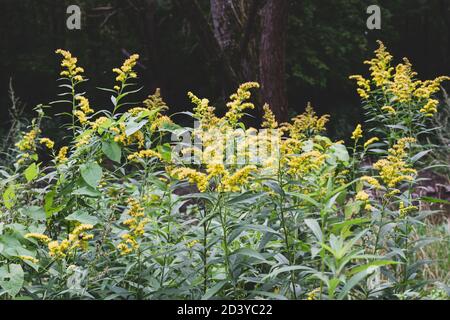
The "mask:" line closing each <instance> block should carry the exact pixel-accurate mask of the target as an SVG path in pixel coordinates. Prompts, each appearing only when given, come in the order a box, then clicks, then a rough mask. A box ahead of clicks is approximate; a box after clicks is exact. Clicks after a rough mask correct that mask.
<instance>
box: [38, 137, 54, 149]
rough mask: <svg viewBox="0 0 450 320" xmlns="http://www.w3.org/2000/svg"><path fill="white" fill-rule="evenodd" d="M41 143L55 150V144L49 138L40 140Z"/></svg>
mask: <svg viewBox="0 0 450 320" xmlns="http://www.w3.org/2000/svg"><path fill="white" fill-rule="evenodd" d="M39 143H40V144H43V145H45V146H46V147H47V148H49V149H53V147H54V146H55V143H54V142H53V141H52V140H50V139H49V138H42V139H40V140H39Z"/></svg>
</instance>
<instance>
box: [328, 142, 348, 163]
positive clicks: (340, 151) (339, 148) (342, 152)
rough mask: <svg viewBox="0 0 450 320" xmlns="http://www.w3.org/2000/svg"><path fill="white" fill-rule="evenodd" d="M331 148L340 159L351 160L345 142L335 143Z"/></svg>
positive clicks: (342, 160)
mask: <svg viewBox="0 0 450 320" xmlns="http://www.w3.org/2000/svg"><path fill="white" fill-rule="evenodd" d="M330 150H331V151H333V153H334V155H335V156H336V158H337V159H338V160H339V161H341V162H348V161H349V160H350V156H349V155H348V151H347V148H346V147H345V146H344V145H343V144H333V145H332V146H331V147H330Z"/></svg>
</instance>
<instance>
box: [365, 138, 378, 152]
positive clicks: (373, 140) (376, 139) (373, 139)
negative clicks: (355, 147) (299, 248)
mask: <svg viewBox="0 0 450 320" xmlns="http://www.w3.org/2000/svg"><path fill="white" fill-rule="evenodd" d="M378 141H380V139H379V138H377V137H373V138H370V139H369V140H367V141H366V143H364V149H366V148H367V147H369V146H370V145H371V144H374V143H375V142H378Z"/></svg>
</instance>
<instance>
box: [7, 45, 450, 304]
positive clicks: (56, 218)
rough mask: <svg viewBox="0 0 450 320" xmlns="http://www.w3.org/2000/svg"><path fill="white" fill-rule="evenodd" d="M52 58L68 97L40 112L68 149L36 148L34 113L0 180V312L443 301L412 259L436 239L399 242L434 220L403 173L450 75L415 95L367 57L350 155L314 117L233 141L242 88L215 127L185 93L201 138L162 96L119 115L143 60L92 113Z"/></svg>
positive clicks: (406, 67) (66, 64) (215, 118)
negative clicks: (57, 114)
mask: <svg viewBox="0 0 450 320" xmlns="http://www.w3.org/2000/svg"><path fill="white" fill-rule="evenodd" d="M57 53H59V54H61V55H62V56H63V60H62V64H61V65H62V68H63V70H62V72H61V76H62V77H63V78H62V79H61V81H63V82H64V83H63V84H62V85H61V86H60V87H61V88H62V90H63V93H62V94H61V96H63V97H69V99H65V100H61V101H55V102H54V103H51V107H52V108H60V109H61V115H68V116H69V118H70V121H69V123H68V125H67V129H68V131H69V133H70V134H69V137H68V138H67V140H65V142H64V143H62V142H60V141H52V140H51V139H50V138H49V137H47V136H46V134H45V128H44V127H42V125H41V124H42V121H41V120H42V118H43V117H45V108H44V106H39V107H38V108H36V111H37V113H38V116H37V117H36V118H35V119H34V120H33V121H32V122H31V125H30V126H29V128H28V129H27V131H26V132H23V134H22V136H21V139H20V140H19V141H18V142H17V143H16V147H15V151H14V156H15V157H16V161H15V163H13V164H11V165H7V166H4V167H3V168H2V170H1V174H2V176H3V179H2V180H1V182H0V188H1V192H2V203H1V211H0V297H1V298H3V299H17V298H31V299H216V298H222V299H302V300H318V299H350V300H354V299H405V298H415V299H420V298H423V299H427V298H436V297H438V298H445V297H446V294H445V287H443V286H442V283H439V284H438V283H437V282H439V281H436V283H435V282H432V281H429V279H427V277H426V276H427V273H426V272H424V266H427V265H431V264H433V263H434V262H433V261H425V260H421V255H420V254H418V252H419V251H420V250H421V249H422V248H423V247H424V246H427V245H429V244H431V243H432V242H443V241H445V240H444V239H437V238H433V239H426V238H417V237H412V236H411V234H412V232H413V231H414V230H415V228H419V227H422V226H423V225H424V224H425V223H426V222H425V220H424V219H425V217H427V216H428V215H430V214H432V213H433V212H432V211H429V210H424V209H423V208H422V201H423V200H421V199H419V198H417V197H416V196H415V194H414V190H415V186H416V182H417V180H418V176H419V173H420V172H419V168H417V167H416V164H417V160H418V159H419V158H420V157H421V154H422V152H423V151H422V150H421V148H420V142H421V136H422V135H426V134H427V130H426V128H427V127H426V126H427V124H428V120H427V119H429V118H431V117H432V116H433V115H434V114H435V112H436V107H437V103H436V102H435V101H437V100H435V98H434V97H433V96H432V95H433V94H435V93H436V92H437V91H438V89H439V85H440V83H441V82H442V81H443V80H445V79H447V78H446V77H440V78H437V79H436V80H433V81H424V82H422V81H419V80H414V77H415V73H414V72H413V71H412V70H411V65H410V64H409V62H407V61H405V62H404V63H403V64H400V65H399V66H397V68H395V69H394V68H393V67H391V66H390V63H391V60H392V57H391V55H390V54H389V53H388V52H387V50H386V48H385V47H384V46H383V45H382V44H380V48H379V49H378V50H377V51H376V57H375V58H374V59H373V60H371V61H369V62H368V63H369V64H370V70H371V72H372V79H371V80H366V79H364V78H363V77H362V76H355V77H353V78H355V79H356V80H357V81H358V86H359V88H358V93H359V94H360V96H361V97H362V98H363V104H364V108H365V109H366V110H367V113H368V116H369V119H368V120H369V121H368V122H366V123H362V124H360V125H358V126H357V127H356V129H355V131H354V132H353V134H352V136H351V137H348V138H349V140H350V141H351V143H352V146H351V147H349V148H347V147H346V146H345V143H344V141H333V140H332V139H331V138H329V137H327V136H326V125H327V123H328V121H329V120H330V119H329V116H328V115H322V116H319V115H317V114H316V112H315V111H314V108H313V106H312V105H311V104H308V106H307V107H306V110H305V112H304V113H303V114H300V115H298V116H296V117H295V118H293V119H292V121H291V122H290V123H278V122H277V121H276V120H275V117H274V114H273V113H272V111H271V109H270V106H269V105H264V106H263V108H262V109H263V110H264V119H263V123H262V127H261V128H260V129H257V128H251V127H250V128H248V127H246V125H245V124H244V120H243V119H244V117H245V116H246V112H251V110H252V109H254V108H255V105H254V103H253V102H252V99H251V98H252V93H253V92H254V91H255V90H257V89H258V88H259V84H258V83H255V82H249V83H244V84H242V85H241V86H240V87H239V88H238V89H237V92H236V93H234V94H232V95H231V96H230V101H229V103H228V104H227V109H226V112H225V114H224V115H223V116H220V115H218V114H216V111H215V108H214V107H213V106H211V105H210V101H209V100H208V99H205V98H199V97H197V96H196V95H195V94H194V93H192V92H189V93H188V97H189V98H190V99H191V101H192V103H193V105H194V108H193V112H186V113H184V114H185V115H186V116H190V117H191V118H192V120H193V121H195V123H196V125H195V126H192V127H186V126H184V127H183V126H180V125H178V124H176V123H175V122H174V121H173V120H172V119H171V117H170V116H168V115H167V111H168V106H167V105H166V103H165V102H164V100H163V98H162V95H161V92H160V91H159V90H156V92H155V93H154V94H153V95H150V96H149V97H148V98H147V99H146V100H145V101H143V102H142V103H140V104H134V103H130V102H129V101H130V100H129V97H131V96H132V95H133V94H134V93H136V92H138V91H140V90H141V89H140V88H138V89H136V88H135V85H136V84H135V79H136V78H137V77H138V74H137V72H136V70H135V67H136V64H137V61H138V59H139V56H138V55H131V56H130V57H129V58H128V59H127V60H126V61H125V62H124V63H123V65H122V66H121V67H120V68H114V69H113V73H115V74H116V84H114V87H113V88H112V89H108V88H101V90H103V92H105V93H107V94H108V95H110V100H111V102H112V106H111V108H110V109H109V110H99V108H96V106H95V104H94V103H92V101H90V100H89V98H88V97H87V96H86V94H85V93H84V92H83V91H81V88H82V87H84V86H86V85H87V83H88V80H87V78H86V76H85V71H84V70H83V69H82V68H81V67H79V66H78V65H77V64H78V61H77V59H76V58H75V57H74V56H73V55H72V54H71V53H70V52H68V51H65V50H57ZM374 121H376V123H377V125H376V126H375V125H374V124H375V122H374ZM368 123H369V124H370V125H368ZM180 137H182V139H180ZM377 150H378V152H377ZM42 154H50V155H51V160H50V161H46V160H44V159H43V158H42ZM368 157H371V159H372V160H373V161H372V164H370V165H367V163H366V162H365V161H366V160H367V158H368ZM442 281H445V280H444V279H442Z"/></svg>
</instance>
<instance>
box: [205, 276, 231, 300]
mask: <svg viewBox="0 0 450 320" xmlns="http://www.w3.org/2000/svg"><path fill="white" fill-rule="evenodd" d="M226 283H227V281H220V282H219V283H217V284H216V285H214V286H213V287H211V288H209V289H208V290H206V293H205V295H204V296H203V297H202V300H209V299H210V298H212V297H213V296H214V295H215V294H216V293H217V292H219V291H220V289H222V287H223V286H224V285H225V284H226Z"/></svg>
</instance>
